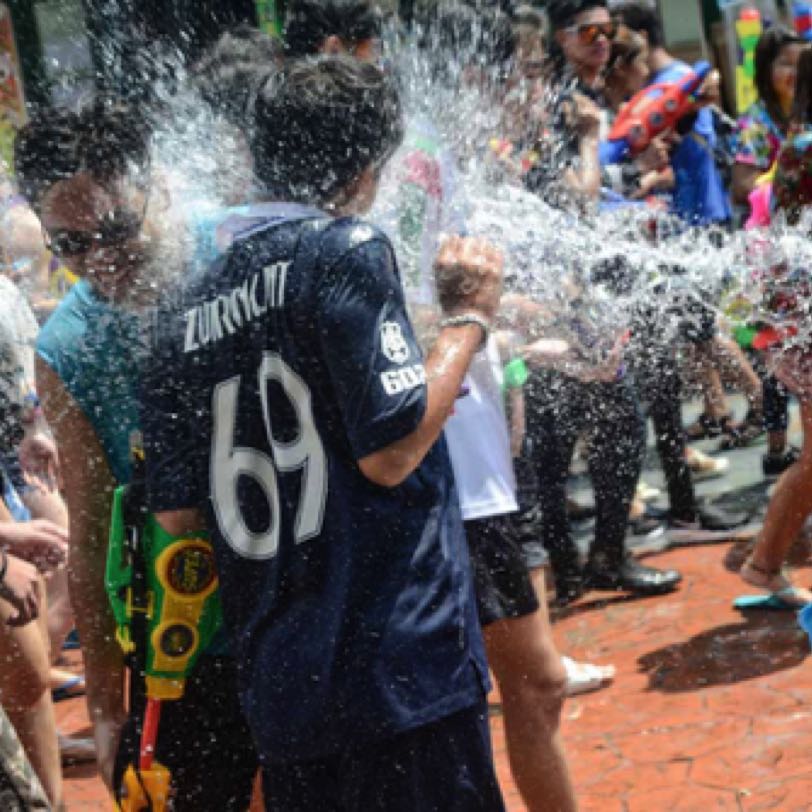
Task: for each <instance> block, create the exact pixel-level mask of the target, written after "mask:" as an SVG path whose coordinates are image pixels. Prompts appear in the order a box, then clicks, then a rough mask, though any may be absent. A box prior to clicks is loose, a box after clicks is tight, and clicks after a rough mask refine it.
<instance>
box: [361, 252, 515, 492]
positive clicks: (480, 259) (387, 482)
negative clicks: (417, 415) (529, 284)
mask: <svg viewBox="0 0 812 812" xmlns="http://www.w3.org/2000/svg"><path fill="white" fill-rule="evenodd" d="M503 262H504V260H503V257H502V254H501V252H500V251H499V250H498V249H496V248H495V247H494V246H492V245H491V244H490V243H488V242H487V241H485V240H481V239H476V238H470V237H448V238H447V239H446V241H445V242H444V243H443V245H442V246H441V248H440V250H439V252H438V254H437V260H436V262H435V266H434V267H435V274H436V278H437V294H438V298H439V301H440V306H441V307H442V309H443V311H444V312H445V313H447V314H465V313H469V314H476V315H478V316H480V317H481V318H482V319H484V320H485V321H487V322H490V321H492V320H493V318H494V316H495V314H496V311H497V309H498V307H499V300H500V297H501V294H502V266H503ZM482 338H483V334H482V328H481V327H480V326H479V325H477V324H467V325H465V326H458V327H446V328H444V329H441V330H440V333H439V335H438V336H437V340H436V341H435V343H434V347H433V348H432V350H431V352H430V353H429V356H428V358H427V359H426V364H425V366H426V380H427V384H428V385H427V399H426V411H425V413H424V414H423V419H422V420H421V421H420V424H419V425H418V427H417V429H415V431H413V432H412V433H411V434H409V435H408V436H407V437H404V438H403V439H402V440H398V441H397V442H395V443H392V444H391V445H389V446H387V447H386V448H383V449H381V450H379V451H376V452H374V453H372V454H369V455H368V456H366V457H363V458H362V459H360V460H358V465H359V467H360V469H361V471H362V472H363V474H364V476H366V477H367V479H369V480H371V481H372V482H374V483H375V484H377V485H382V486H383V487H387V488H393V487H395V486H396V485H399V484H400V483H401V482H403V480H404V479H406V478H407V477H408V476H409V474H411V473H412V472H413V471H414V470H415V469H416V468H417V467H418V466H419V465H420V463H421V462H422V461H423V458H424V457H425V456H426V454H427V453H428V452H429V449H430V448H431V447H432V446H433V445H434V443H435V442H436V441H437V438H438V437H439V436H440V432H441V431H442V430H443V426H444V425H445V421H446V420H447V419H448V416H449V415H450V414H451V410H452V409H453V406H454V401H455V400H456V399H457V397H458V395H459V393H460V386H461V385H462V381H463V378H464V377H465V373H466V372H467V371H468V366H469V365H470V363H471V359H472V358H473V357H474V355H475V354H476V353H477V351H478V350H479V349H480V347H481V345H482Z"/></svg>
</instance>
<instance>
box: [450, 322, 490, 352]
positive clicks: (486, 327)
mask: <svg viewBox="0 0 812 812" xmlns="http://www.w3.org/2000/svg"><path fill="white" fill-rule="evenodd" d="M469 324H476V325H477V326H478V327H479V328H480V329H481V330H482V341H481V343H480V345H479V347H478V349H480V350H481V349H483V348H484V347H485V345H486V344H487V343H488V336H489V335H490V333H491V326H490V324H488V322H487V320H486V319H484V318H483V317H482V316H480V315H479V314H478V313H462V314H460V315H459V316H449V317H448V318H447V319H443V320H442V321H441V322H440V327H441V328H444V327H467V326H468V325H469Z"/></svg>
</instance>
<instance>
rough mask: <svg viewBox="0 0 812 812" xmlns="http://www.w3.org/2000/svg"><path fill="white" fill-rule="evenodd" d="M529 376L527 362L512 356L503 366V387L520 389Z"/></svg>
mask: <svg viewBox="0 0 812 812" xmlns="http://www.w3.org/2000/svg"><path fill="white" fill-rule="evenodd" d="M529 377H530V372H529V371H528V369H527V364H526V363H525V362H524V359H523V358H514V359H513V360H512V361H511V362H510V363H509V364H507V365H506V366H505V370H504V380H505V389H521V388H522V387H523V386H524V385H525V384H526V383H527V379H528V378H529Z"/></svg>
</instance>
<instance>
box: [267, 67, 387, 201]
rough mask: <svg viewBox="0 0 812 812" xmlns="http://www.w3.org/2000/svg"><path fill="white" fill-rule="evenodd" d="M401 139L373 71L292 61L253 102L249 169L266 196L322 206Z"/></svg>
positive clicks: (380, 77) (379, 76)
mask: <svg viewBox="0 0 812 812" xmlns="http://www.w3.org/2000/svg"><path fill="white" fill-rule="evenodd" d="M402 137H403V123H402V119H401V107H400V99H399V97H398V93H397V90H396V88H395V86H394V84H393V82H392V81H391V80H390V79H389V78H388V77H387V76H385V75H384V74H383V72H382V71H381V70H380V69H379V68H377V67H375V66H374V65H370V64H365V63H362V62H359V61H357V60H355V59H352V58H350V57H346V56H332V57H317V58H314V59H307V60H298V61H295V62H293V63H291V64H290V65H288V66H286V67H285V68H284V69H283V70H282V71H280V72H279V73H278V74H277V75H276V76H274V77H273V78H272V79H270V80H269V81H268V82H267V83H266V84H265V86H264V87H263V88H262V90H261V91H260V94H259V97H258V98H257V103H256V115H255V124H254V134H253V138H252V152H253V156H254V166H255V171H256V174H257V178H258V180H259V182H260V184H261V185H263V186H264V187H265V189H266V191H267V192H268V193H269V194H270V195H271V197H272V198H274V199H277V200H289V201H295V202H298V203H311V204H315V205H323V204H325V203H328V202H330V201H331V200H334V199H335V197H336V196H337V195H338V194H339V193H340V192H341V191H343V190H344V189H346V188H347V186H348V185H349V184H350V183H352V182H353V181H354V180H355V179H356V178H358V176H359V175H360V174H361V173H362V172H363V171H364V170H366V169H368V168H369V167H371V166H382V165H383V164H384V163H385V162H386V160H387V159H388V158H389V157H390V156H391V154H392V153H393V152H394V151H395V149H396V148H397V146H398V144H399V143H400V141H401V139H402Z"/></svg>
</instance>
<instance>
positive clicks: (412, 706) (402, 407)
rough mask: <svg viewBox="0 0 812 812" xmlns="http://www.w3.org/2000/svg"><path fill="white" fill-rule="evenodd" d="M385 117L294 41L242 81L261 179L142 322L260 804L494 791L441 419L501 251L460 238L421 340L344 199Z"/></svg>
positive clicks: (154, 478) (383, 136) (363, 169)
mask: <svg viewBox="0 0 812 812" xmlns="http://www.w3.org/2000/svg"><path fill="white" fill-rule="evenodd" d="M400 135H401V124H400V109H399V102H398V99H397V95H396V93H395V91H394V89H393V88H392V86H391V85H390V84H389V82H388V81H387V80H386V79H385V78H384V76H383V75H382V73H381V72H380V71H379V70H378V69H377V68H375V67H374V66H372V65H368V64H360V63H358V62H355V61H353V60H351V59H348V58H345V57H331V58H322V59H318V60H315V61H308V62H302V63H293V64H291V65H289V66H288V67H287V68H285V69H284V70H283V71H282V72H281V73H280V74H279V76H277V77H275V78H274V79H273V80H272V81H271V82H269V83H268V84H267V85H266V86H265V88H264V89H263V90H262V92H261V93H260V96H259V98H258V100H257V104H256V122H255V136H254V144H253V152H254V160H255V166H256V172H257V175H258V177H259V180H260V182H261V183H262V184H263V185H264V187H265V190H266V193H267V198H268V199H269V200H272V201H284V202H271V203H263V204H259V205H256V206H253V207H252V208H251V209H249V210H248V211H247V212H245V213H243V214H240V215H237V216H234V217H232V218H231V219H230V221H229V228H230V229H231V239H232V246H231V248H230V250H229V251H228V253H227V254H226V255H225V256H223V257H222V258H221V259H220V260H218V261H217V262H216V263H215V264H214V265H213V266H212V267H211V268H210V269H209V270H208V271H207V272H206V273H204V274H203V275H202V276H201V277H199V278H195V279H191V280H187V285H186V287H185V289H184V290H182V291H180V292H179V294H178V296H177V297H176V299H175V300H174V302H173V304H172V306H167V307H166V308H165V309H164V310H163V311H162V312H161V313H160V314H159V317H158V319H157V327H156V335H155V347H154V349H153V358H152V361H151V364H150V366H151V369H150V371H149V372H148V374H147V376H146V381H145V387H144V393H143V404H142V405H143V421H144V422H143V427H144V435H145V444H146V448H147V460H148V462H147V465H148V479H149V489H150V504H151V507H152V509H153V510H155V511H156V513H157V515H158V518H159V521H161V523H162V524H163V525H164V526H165V527H166V528H167V530H169V531H170V532H173V533H182V532H188V531H190V530H193V529H196V528H199V527H200V526H201V524H202V523H205V525H206V526H208V528H209V530H210V532H211V535H212V539H213V542H214V544H215V548H216V552H217V559H218V568H219V575H220V588H221V596H222V600H223V605H224V613H225V618H226V624H227V626H228V628H229V631H230V634H231V639H232V641H233V644H234V646H235V649H236V654H237V657H238V659H239V662H240V666H241V698H242V702H243V707H244V709H245V712H246V716H247V718H248V719H249V723H250V725H251V727H252V732H253V735H254V737H255V740H256V742H257V745H258V749H259V752H260V754H261V758H262V760H263V764H264V789H265V803H266V808H267V809H269V810H285V812H295V810H308V812H310V811H311V810H342V812H343V810H347V811H348V812H349V810H358V811H359V812H360V810H387V811H389V810H395V811H397V810H403V812H420V811H421V810H426V811H427V812H428V810H459V811H460V812H468V810H501V809H502V808H503V805H502V800H501V796H500V793H499V789H498V785H497V783H496V778H495V775H494V771H493V765H492V761H491V752H490V739H489V732H488V725H487V713H486V705H485V693H486V689H487V683H488V678H487V669H486V665H485V661H484V656H483V649H482V641H481V634H480V630H479V626H478V622H477V617H476V610H475V606H474V602H473V593H472V584H471V578H470V573H469V564H468V558H467V552H466V545H465V539H464V535H463V528H462V521H461V518H460V514H459V507H458V502H457V495H456V492H455V489H454V482H453V476H452V473H451V467H450V463H449V458H448V453H447V450H446V446H445V443H444V441H443V440H442V439H441V436H440V434H441V431H442V428H443V424H444V422H445V420H446V418H447V417H448V415H449V413H450V412H451V410H452V408H453V405H454V402H455V400H456V398H457V397H458V395H459V394H460V387H461V383H462V380H463V377H464V375H465V372H466V370H467V368H468V365H469V363H470V361H471V359H472V358H473V356H474V354H475V353H476V351H477V350H478V349H479V348H480V347H481V346H482V344H483V341H484V339H485V338H486V336H487V332H488V327H489V322H490V320H491V318H492V317H493V315H494V313H495V311H496V309H497V306H498V302H499V295H500V290H501V265H502V260H501V256H500V255H499V254H498V253H497V252H495V251H494V250H493V249H492V248H490V247H489V246H488V245H487V244H485V243H483V242H482V241H479V240H476V239H463V238H451V239H449V240H448V241H447V242H446V244H445V245H444V247H443V248H442V250H441V252H440V256H439V259H438V262H437V277H438V278H437V285H438V293H439V298H440V302H441V305H442V306H443V309H444V311H445V318H444V320H443V321H442V322H441V325H440V329H439V333H438V336H437V339H436V342H435V344H434V347H433V349H432V350H431V352H430V353H429V354H428V356H427V357H425V358H424V357H423V355H422V352H421V350H420V348H419V346H418V344H417V342H416V340H415V337H414V333H413V330H412V327H411V324H410V323H409V319H408V317H407V315H406V310H405V306H404V301H403V292H402V289H401V285H400V280H399V277H398V272H397V267H396V263H395V259H394V254H393V251H392V247H391V245H390V244H389V242H388V240H387V238H386V237H385V236H384V235H383V234H382V233H381V232H379V231H377V230H376V229H375V228H374V227H372V226H370V225H368V224H366V223H364V222H363V221H361V220H358V219H356V217H355V216H354V215H356V214H359V213H362V212H364V211H366V209H367V208H368V207H369V205H370V204H371V202H372V201H373V199H374V196H375V191H376V186H377V178H378V173H379V171H380V168H381V166H382V165H383V163H384V162H385V161H386V159H387V158H388V157H389V155H390V154H391V152H392V151H393V149H394V148H395V146H396V145H397V142H398V141H399V139H400Z"/></svg>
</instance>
